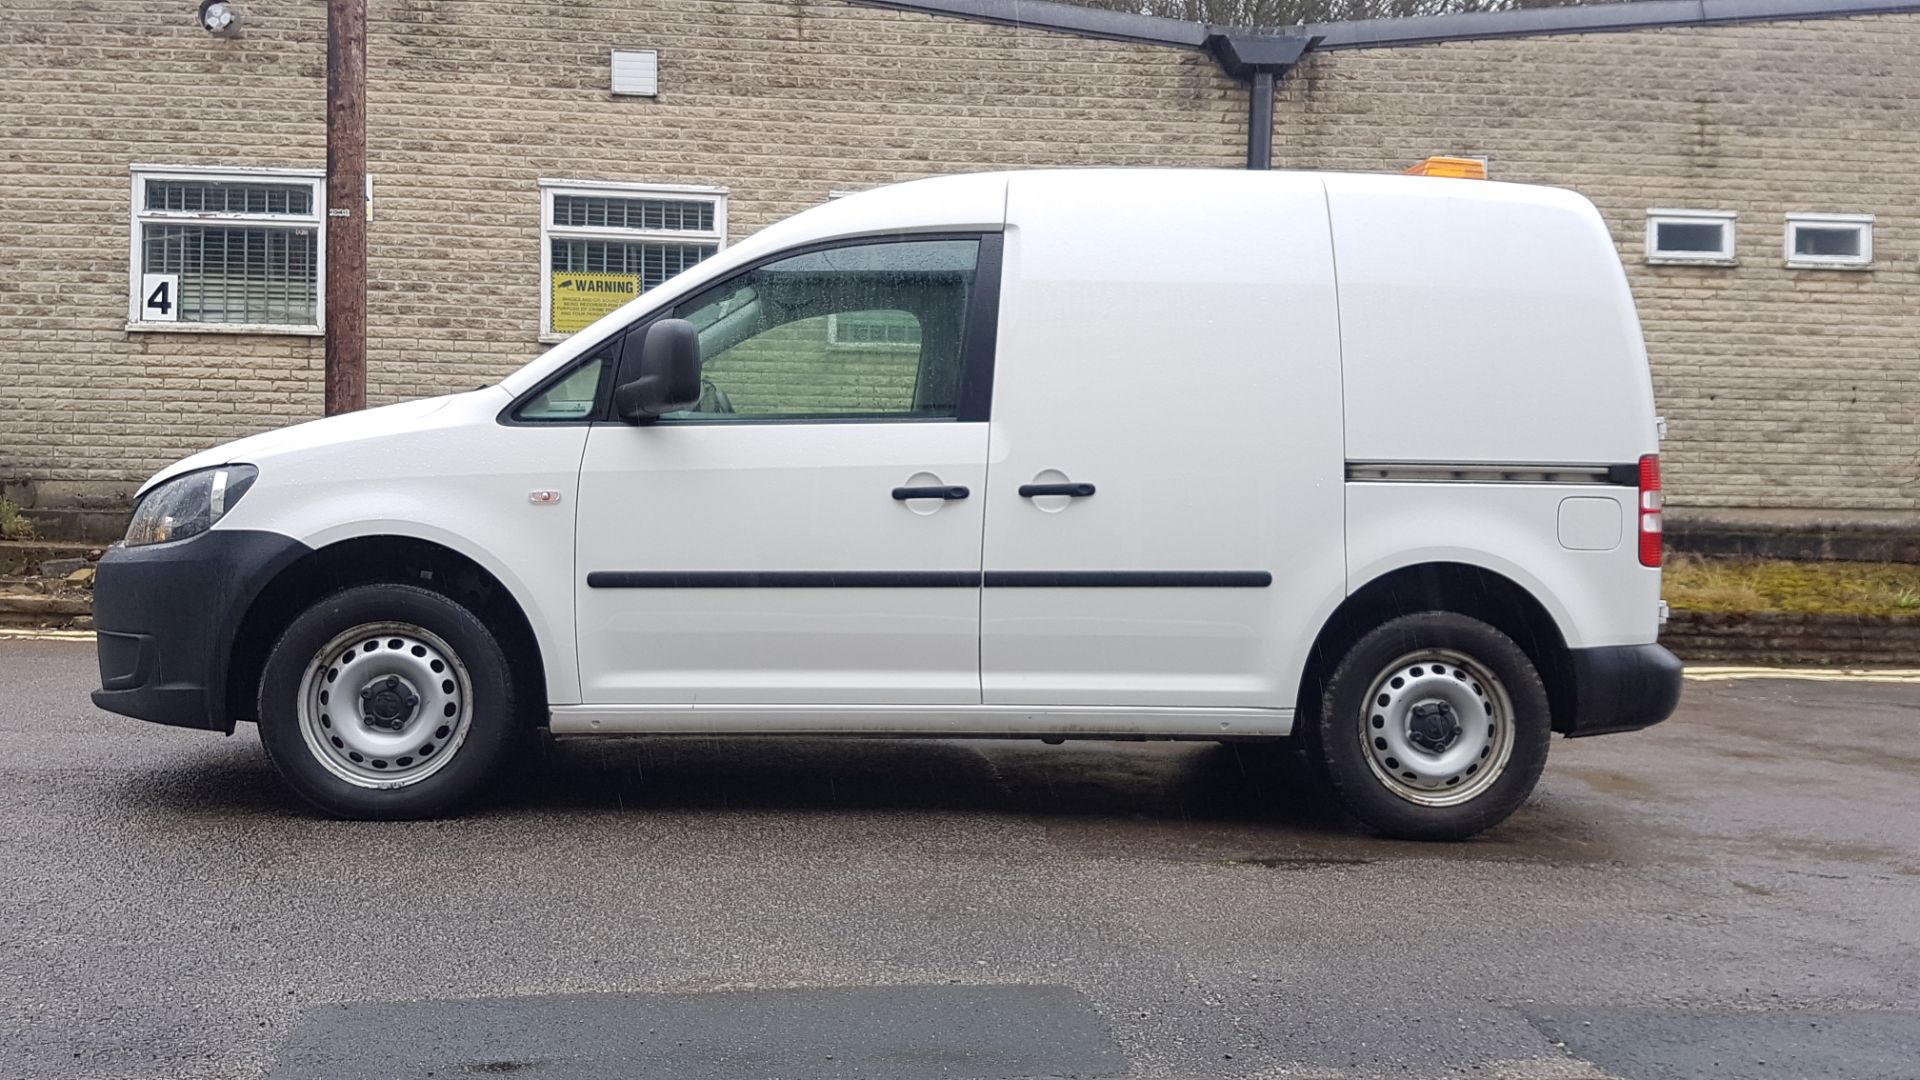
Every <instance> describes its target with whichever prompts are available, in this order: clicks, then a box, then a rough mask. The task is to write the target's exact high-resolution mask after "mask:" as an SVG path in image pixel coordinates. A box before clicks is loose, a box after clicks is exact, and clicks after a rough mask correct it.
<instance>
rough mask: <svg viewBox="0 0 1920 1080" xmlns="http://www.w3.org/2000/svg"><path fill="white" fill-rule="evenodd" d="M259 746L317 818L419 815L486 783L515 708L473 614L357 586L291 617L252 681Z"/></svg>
mask: <svg viewBox="0 0 1920 1080" xmlns="http://www.w3.org/2000/svg"><path fill="white" fill-rule="evenodd" d="M259 715H260V741H261V743H262V745H263V746H265V747H266V750H267V755H268V756H269V757H270V758H272V760H273V763H274V766H275V767H276V768H278V769H279V771H280V774H281V775H282V776H283V777H285V778H286V780H287V782H288V784H289V785H290V786H292V787H293V789H294V790H295V791H296V792H298V793H299V794H300V796H301V797H302V798H304V799H306V800H307V801H308V802H309V803H312V804H313V805H314V806H315V807H317V808H319V809H320V810H322V811H324V812H326V813H328V814H331V815H334V816H336V817H344V818H355V819H362V820H387V819H399V818H421V817H431V816H434V815H436V814H440V813H444V812H446V811H447V810H449V809H451V808H453V807H454V806H455V805H456V804H458V803H459V802H460V801H461V800H463V799H464V798H466V797H467V796H468V795H470V794H472V792H473V791H474V790H475V789H477V788H478V787H480V786H481V785H482V784H483V783H484V782H485V781H486V780H487V779H488V777H490V776H491V775H492V774H493V772H494V770H495V766H496V764H497V763H498V762H499V760H500V759H501V758H502V757H503V755H504V753H505V751H506V750H507V749H508V747H509V745H510V743H511V742H512V741H513V740H512V735H513V732H514V718H515V712H514V708H513V690H512V683H511V679H510V676H509V674H508V671H507V661H506V655H505V653H504V651H503V650H502V649H501V647H500V644H499V642H498V641H497V640H495V638H494V636H493V634H492V633H491V632H490V631H488V629H487V627H486V625H485V624H484V623H482V622H481V621H480V620H479V618H478V617H476V616H475V615H474V614H473V612H471V611H469V610H468V609H467V608H466V607H464V606H462V605H461V604H459V603H457V602H455V601H454V600H451V599H449V598H447V597H445V596H442V595H441V594H439V593H436V592H431V591H429V590H426V589H422V588H418V587H416V586H412V585H392V584H377V585H361V586H356V587H354V588H350V589H346V590H344V591H342V592H339V593H335V594H334V595H332V596H330V597H327V598H326V599H324V600H321V601H320V602H319V603H317V604H315V605H314V606H313V607H311V608H308V609H307V610H306V611H305V612H303V613H301V614H300V615H299V616H298V617H297V618H295V619H294V621H293V623H292V625H290V626H289V627H287V630H286V632H285V633H284V634H283V635H281V638H280V641H279V643H278V644H277V645H275V646H274V649H273V652H272V653H271V654H270V655H269V656H268V658H267V663H266V668H265V671H264V672H263V673H262V676H261V680H260V713H259Z"/></svg>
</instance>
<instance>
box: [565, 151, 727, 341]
mask: <svg viewBox="0 0 1920 1080" xmlns="http://www.w3.org/2000/svg"><path fill="white" fill-rule="evenodd" d="M540 185H541V189H542V196H543V197H542V199H541V203H542V211H541V220H540V233H541V247H542V252H543V254H542V256H541V271H542V274H541V276H542V279H543V280H542V282H541V294H540V309H541V310H540V336H541V337H542V338H543V339H545V340H548V341H556V340H559V339H561V338H564V337H565V336H567V335H568V334H571V333H573V332H575V331H577V330H581V329H584V328H585V327H586V326H587V325H588V324H589V323H591V322H593V321H594V320H596V319H598V318H600V317H601V316H602V315H605V314H607V313H608V312H610V311H612V310H614V309H615V308H617V307H619V306H620V305H621V304H624V303H626V302H627V301H629V300H631V299H633V298H634V297H636V296H639V295H640V294H641V293H643V292H646V291H647V290H648V289H652V288H655V287H657V286H659V285H660V284H661V283H662V282H664V281H666V280H667V279H668V278H670V277H672V276H673V275H675V274H678V273H679V272H680V271H682V270H685V269H687V268H688V267H690V266H693V265H694V264H696V263H698V262H700V261H701V260H702V259H705V258H707V257H709V256H711V255H713V254H714V253H715V252H717V251H719V250H720V249H721V247H723V246H724V245H725V244H726V233H727V196H726V192H725V191H724V190H722V189H719V188H690V187H668V186H663V185H655V184H614V183H593V182H585V181H560V180H542V181H541V182H540Z"/></svg>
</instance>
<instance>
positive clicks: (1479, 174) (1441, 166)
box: [1407, 157, 1487, 180]
mask: <svg viewBox="0 0 1920 1080" xmlns="http://www.w3.org/2000/svg"><path fill="white" fill-rule="evenodd" d="M1407 175H1408V176H1450V177H1452V178H1454V179H1455V180H1485V179H1486V178H1487V163H1486V162H1484V161H1481V160H1480V159H1479V158H1470V157H1430V158H1428V159H1427V160H1425V161H1422V162H1421V163H1420V164H1418V165H1415V166H1413V167H1412V168H1409V169H1408V170H1407Z"/></svg>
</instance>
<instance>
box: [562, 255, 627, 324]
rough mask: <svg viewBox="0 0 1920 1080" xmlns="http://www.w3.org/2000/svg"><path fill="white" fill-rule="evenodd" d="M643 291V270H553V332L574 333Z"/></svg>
mask: <svg viewBox="0 0 1920 1080" xmlns="http://www.w3.org/2000/svg"><path fill="white" fill-rule="evenodd" d="M639 295H640V275H639V274H575V273H571V272H569V271H565V270H555V271H553V327H552V329H553V332H554V333H556V334H571V333H573V332H574V331H575V330H584V329H586V327H587V324H588V323H591V322H593V321H594V320H595V319H598V318H599V317H600V316H602V315H605V314H606V313H607V312H609V311H612V310H613V309H614V308H617V307H619V306H620V305H621V304H624V303H626V302H627V301H629V300H631V299H633V298H634V297H636V296H639Z"/></svg>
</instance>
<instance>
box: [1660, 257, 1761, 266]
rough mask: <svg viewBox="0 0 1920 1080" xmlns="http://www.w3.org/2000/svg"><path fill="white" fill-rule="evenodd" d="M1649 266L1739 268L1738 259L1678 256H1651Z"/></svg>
mask: <svg viewBox="0 0 1920 1080" xmlns="http://www.w3.org/2000/svg"><path fill="white" fill-rule="evenodd" d="M1647 265H1648V266H1738V265H1740V261H1739V260H1738V259H1717V258H1705V259H1693V258H1686V257H1684V256H1678V255H1649V256H1647Z"/></svg>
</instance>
